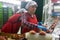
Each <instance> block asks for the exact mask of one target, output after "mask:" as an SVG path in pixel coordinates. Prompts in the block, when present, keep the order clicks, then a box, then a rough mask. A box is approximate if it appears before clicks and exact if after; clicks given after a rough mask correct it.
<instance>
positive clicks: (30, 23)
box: [22, 1, 39, 33]
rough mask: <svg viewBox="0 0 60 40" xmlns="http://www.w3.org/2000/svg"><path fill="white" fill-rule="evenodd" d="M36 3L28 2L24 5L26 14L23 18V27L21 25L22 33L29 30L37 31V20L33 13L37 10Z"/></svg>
mask: <svg viewBox="0 0 60 40" xmlns="http://www.w3.org/2000/svg"><path fill="white" fill-rule="evenodd" d="M37 6H38V5H37V3H36V2H35V1H30V2H28V3H27V5H26V9H27V11H28V12H27V13H25V15H24V16H23V23H24V24H23V25H22V33H26V32H29V31H30V30H34V31H36V32H38V31H39V29H38V28H37V24H38V21H37V18H36V15H35V11H36V8H37ZM35 24H36V25H35Z"/></svg>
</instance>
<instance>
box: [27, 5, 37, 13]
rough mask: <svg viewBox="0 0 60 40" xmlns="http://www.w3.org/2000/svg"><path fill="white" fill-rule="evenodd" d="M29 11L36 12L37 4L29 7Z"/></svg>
mask: <svg viewBox="0 0 60 40" xmlns="http://www.w3.org/2000/svg"><path fill="white" fill-rule="evenodd" d="M28 11H29V12H30V13H32V14H34V13H35V11H36V6H35V5H34V6H30V7H29V8H28Z"/></svg>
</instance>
